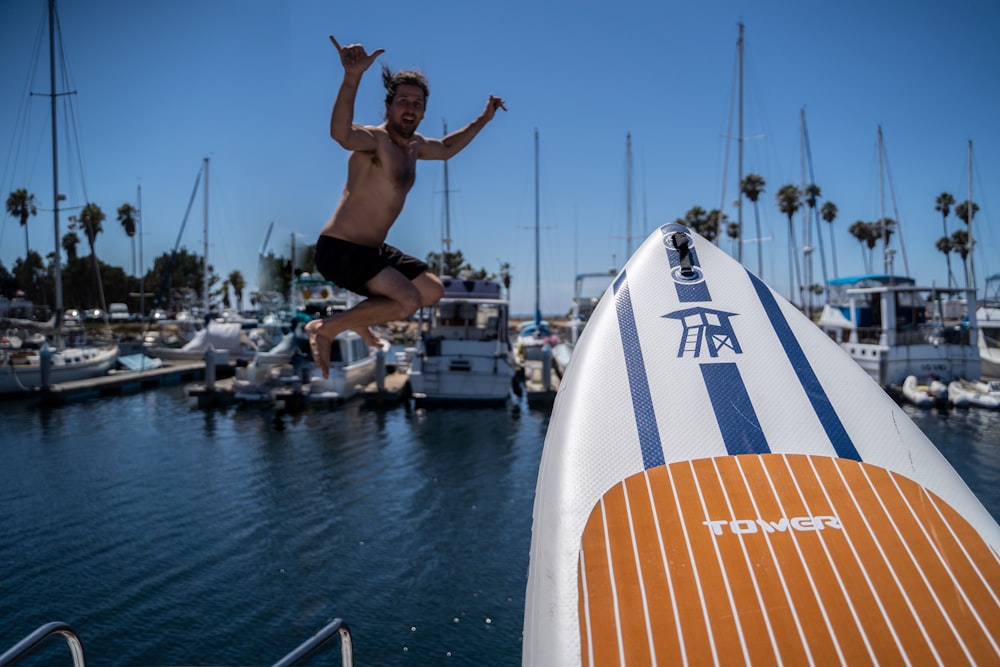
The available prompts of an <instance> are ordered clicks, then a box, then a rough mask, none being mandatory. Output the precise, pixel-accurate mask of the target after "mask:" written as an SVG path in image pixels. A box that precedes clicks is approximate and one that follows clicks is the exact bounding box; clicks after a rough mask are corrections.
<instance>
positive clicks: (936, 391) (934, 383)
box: [902, 375, 950, 408]
mask: <svg viewBox="0 0 1000 667" xmlns="http://www.w3.org/2000/svg"><path fill="white" fill-rule="evenodd" d="M949 387H950V385H947V386H946V385H945V384H944V383H942V382H941V381H939V380H931V381H930V382H929V383H926V384H921V383H920V381H919V380H918V379H917V376H916V375H907V376H906V379H905V380H903V387H902V392H903V398H905V399H906V400H907V401H909V402H910V403H913V404H914V405H916V406H917V407H919V408H930V407H933V406H934V404H935V403H937V402H938V401H939V400H942V401H943V400H946V399H947V398H948V389H949Z"/></svg>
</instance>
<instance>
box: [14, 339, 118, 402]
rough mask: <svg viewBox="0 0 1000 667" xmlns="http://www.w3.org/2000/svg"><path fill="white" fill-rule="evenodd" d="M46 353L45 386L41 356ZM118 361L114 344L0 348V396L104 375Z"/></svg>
mask: <svg viewBox="0 0 1000 667" xmlns="http://www.w3.org/2000/svg"><path fill="white" fill-rule="evenodd" d="M44 355H49V359H50V362H49V367H48V371H47V372H48V378H47V379H48V385H46V384H45V383H43V372H44V371H43V368H42V358H43V356H44ZM117 361H118V346H117V345H113V344H112V345H103V346H92V347H90V346H88V347H64V348H61V349H59V348H55V347H49V345H48V343H44V344H43V346H42V348H41V349H39V350H33V351H21V350H9V349H8V350H0V395H7V394H20V393H25V392H28V391H32V390H34V389H38V388H40V387H43V386H51V385H53V384H59V383H62V382H72V381H75V380H86V379H88V378H93V377H99V376H101V375H105V374H107V372H108V371H109V370H111V369H112V368H114V367H115V364H116V363H117Z"/></svg>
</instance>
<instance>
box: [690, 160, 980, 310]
mask: <svg viewBox="0 0 1000 667" xmlns="http://www.w3.org/2000/svg"><path fill="white" fill-rule="evenodd" d="M765 186H766V181H765V180H764V177H763V176H761V175H759V174H747V175H746V176H745V177H744V178H743V179H742V181H741V182H740V194H741V195H742V196H741V200H740V201H741V204H740V205H742V197H746V198H747V199H748V200H749V201H750V202H751V203H752V204H753V211H754V223H755V227H756V229H755V231H756V239H754V241H755V244H756V246H757V275H758V276H760V277H761V278H763V277H764V275H763V272H764V266H763V255H762V253H763V251H762V249H761V240H762V237H761V228H760V210H759V208H758V205H759V204H758V203H759V200H760V197H761V194H763V193H764V191H765ZM821 196H822V190H821V189H820V187H819V186H818V185H816V184H810V185H807V186H805V187H804V188H800V187H798V186H796V185H791V184H790V185H784V186H782V187H781V188H779V190H778V191H777V193H776V194H775V203H776V205H777V208H778V210H779V211H780V212H781V213H782V214H783V215H784V216H786V218H787V219H788V260H789V274H790V275H789V284H790V285H791V288H790V289H791V290H792V295H790V296H791V297H792V298H791V299H790V300H791V301H793V302H795V301H796V299H795V298H794V294H795V293H797V294H798V302H799V303H800V304H803V303H804V302H805V298H804V296H805V295H806V294H810V295H811V294H823V292H824V285H823V284H820V283H816V282H812V281H811V279H810V278H809V276H808V275H807V276H806V277H805V278H803V272H802V269H801V267H800V265H799V253H800V252H801V248H799V247H798V243H797V241H796V235H795V224H794V216H795V214H796V213H797V212H798V211H800V210H801V209H802V207H803V206H806V207H808V214H809V217H808V221H809V222H810V223H812V222H813V221H815V224H816V227H815V228H816V240H817V241H818V249H819V251H820V266H821V269H822V275H823V282H824V283H826V282H828V280H829V277H828V275H827V265H826V252H825V248H824V243H823V233H822V229H821V227H822V226H821V225H820V224H819V221H820V220H824V221H825V222H827V223H828V224H827V228H828V231H829V238H830V249H831V255H832V269H833V277H834V278H836V277H837V276H838V271H837V254H836V245H835V242H834V234H833V222H834V220H836V219H837V214H838V210H837V205H836V204H834V203H833V202H832V201H826V202H824V203H823V205H822V206H819V207H818V208H817V205H818V202H819V200H820V198H821ZM935 210H936V211H938V212H939V213H941V215H942V220H943V229H944V236H942V237H941V238H939V239H938V240H937V241H936V242H935V247H936V248H937V250H939V251H940V252H942V253H944V255H945V258H946V262H947V269H948V286H949V287H957V286H958V281H957V280H956V279H955V277H954V274H953V273H952V268H951V255H952V253H955V254H958V255H959V256H960V257H961V259H962V263H963V266H966V267H967V259H968V256H969V253H970V252H971V251H972V246H973V245H974V241H972V242H970V238H969V231H968V227H969V225H970V224H971V222H972V220H973V219H974V217H975V215H976V213H977V212H978V211H979V206H978V205H977V204H976V203H975V202H971V201H964V202H961V203H958V204H957V205H956V204H955V198H954V197H953V196H952V195H950V194H948V193H947V192H945V193H942V194H941V195H940V196H939V197H938V198H937V200H936V202H935ZM952 211H954V214H955V217H957V218H958V219H959V220H961V221H962V222H963V223H965V228H964V229H956V230H954V231H953V232H951V233H949V231H948V215H949V214H950V213H951V212H952ZM677 222H678V223H680V224H683V225H687V226H689V227H691V228H692V229H694V230H695V231H696V232H698V233H699V234H701V235H702V236H704V237H705V238H706V239H708V240H709V241H711V242H713V243H718V241H719V236H720V232H721V230H722V229H725V231H726V236H727V237H729V238H730V239H731V240H732V241H733V242H734V244H738V252H737V259H739V261H740V262H743V256H742V255H743V242H742V241H743V230H742V229H740V223H739V222H736V221H731V220H729V216H727V215H726V214H725V213H723V212H721V211H720V210H719V209H712V210H710V211H706V210H705V209H704V208H702V207H701V206H694V207H692V208H691V209H690V210H689V211H688V212H687V213H686V214H685V215H684V217H682V218H678V219H677ZM896 227H897V222H896V221H895V220H893V219H891V218H880V219H879V220H875V221H865V220H857V221H855V222H854V223H852V224H851V225H850V227H848V230H847V231H848V233H849V234H850V235H851V236H852V237H853V238H854V239H855V240H856V241H858V243H859V244H860V246H861V251H862V261H863V264H864V267H865V271H866V272H867V273H874V271H875V262H874V251H875V248H876V247H877V246H878V245H879V243H880V242H881V243H882V246H883V252H884V251H885V249H887V248H888V247H889V243H890V240H891V238H892V235H893V233H895V231H896ZM866 250H867V252H865V251H866ZM972 282H973V280H972V278H971V277H969V276H968V275H967V278H966V286H967V287H969V288H971V287H973V285H972ZM807 283H808V284H807Z"/></svg>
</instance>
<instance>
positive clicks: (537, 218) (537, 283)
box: [535, 127, 542, 324]
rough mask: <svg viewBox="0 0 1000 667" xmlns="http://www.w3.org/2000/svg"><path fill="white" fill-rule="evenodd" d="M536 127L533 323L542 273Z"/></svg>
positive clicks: (538, 306) (539, 302)
mask: <svg viewBox="0 0 1000 667" xmlns="http://www.w3.org/2000/svg"><path fill="white" fill-rule="evenodd" d="M538 197H539V193H538V128H537V127H536V128H535V324H538V323H540V322H541V321H542V288H541V281H542V273H541V255H540V251H539V243H540V240H539V229H540V225H541V217H540V213H539V208H538Z"/></svg>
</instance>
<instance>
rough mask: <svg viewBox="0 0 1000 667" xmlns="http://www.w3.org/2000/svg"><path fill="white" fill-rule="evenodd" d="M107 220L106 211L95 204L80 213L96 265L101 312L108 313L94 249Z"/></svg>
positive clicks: (92, 260)
mask: <svg viewBox="0 0 1000 667" xmlns="http://www.w3.org/2000/svg"><path fill="white" fill-rule="evenodd" d="M105 219H106V217H105V215H104V211H102V210H101V207H100V206H98V205H97V204H94V203H88V204H87V205H86V206H84V207H83V210H82V211H80V224H81V225H83V231H84V233H85V234H86V235H87V243H88V244H90V261H91V263H92V264H93V265H94V275H95V276H97V289H98V292H99V293H100V297H101V310H103V311H104V312H105V313H107V312H108V304H107V301H106V300H105V299H104V283H103V282H102V281H101V267H100V264H99V263H98V262H97V252H96V250H95V248H94V243H95V241H97V235H98V234H100V233H101V232H103V231H104V229H103V227H102V226H101V223H102V222H104V220H105Z"/></svg>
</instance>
